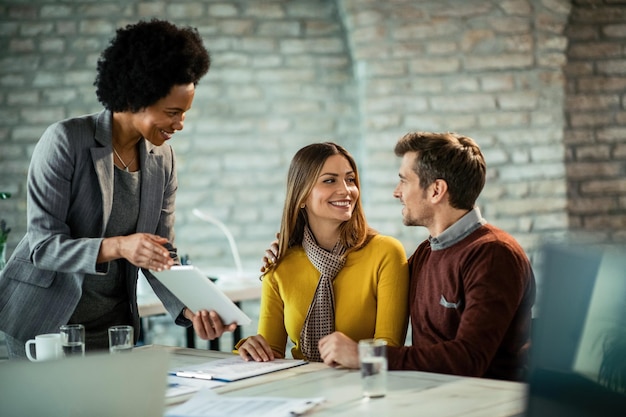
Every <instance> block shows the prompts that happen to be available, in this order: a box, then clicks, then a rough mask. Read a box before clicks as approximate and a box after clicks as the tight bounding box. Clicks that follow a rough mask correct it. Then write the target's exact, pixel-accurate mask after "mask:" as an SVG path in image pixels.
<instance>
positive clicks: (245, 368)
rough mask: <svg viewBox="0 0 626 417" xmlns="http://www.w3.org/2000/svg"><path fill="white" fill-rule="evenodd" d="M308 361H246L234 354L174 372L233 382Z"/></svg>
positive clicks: (185, 376) (184, 376)
mask: <svg viewBox="0 0 626 417" xmlns="http://www.w3.org/2000/svg"><path fill="white" fill-rule="evenodd" d="M307 363H308V362H307V361H305V360H303V359H274V360H273V361H269V362H255V361H253V360H251V361H245V360H243V359H242V358H241V357H240V356H239V355H233V356H232V357H229V358H224V359H218V360H213V361H208V362H205V363H202V364H198V365H190V366H186V367H184V368H180V369H176V370H174V371H173V372H172V373H173V374H174V375H176V376H178V377H181V378H194V379H205V380H213V381H222V382H233V381H239V380H240V379H246V378H251V377H254V376H258V375H264V374H269V373H272V372H276V371H282V370H284V369H289V368H294V367H296V366H301V365H306V364H307Z"/></svg>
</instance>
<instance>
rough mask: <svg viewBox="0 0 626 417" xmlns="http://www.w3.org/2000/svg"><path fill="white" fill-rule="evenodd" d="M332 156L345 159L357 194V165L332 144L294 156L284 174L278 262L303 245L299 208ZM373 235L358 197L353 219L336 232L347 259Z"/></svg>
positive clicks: (314, 146)
mask: <svg viewBox="0 0 626 417" xmlns="http://www.w3.org/2000/svg"><path fill="white" fill-rule="evenodd" d="M332 155H341V156H343V157H344V158H346V160H347V161H348V163H349V164H350V166H351V168H352V170H353V171H354V177H355V184H356V186H357V188H358V189H359V190H360V189H361V183H360V180H359V172H358V170H357V167H356V162H355V161H354V158H353V157H352V155H350V153H349V152H348V151H347V150H346V149H344V148H343V147H341V146H340V145H337V144H335V143H332V142H323V143H314V144H311V145H308V146H305V147H304V148H302V149H300V150H299V151H298V152H296V154H295V155H294V157H293V159H292V160H291V164H290V166H289V172H288V173H287V193H286V196H285V206H284V208H283V216H282V219H281V223H280V237H279V241H278V262H280V260H281V259H282V257H283V256H284V255H285V253H286V252H287V249H289V248H291V247H293V246H298V245H301V244H302V239H303V237H304V226H305V225H306V224H307V219H306V212H305V210H303V209H301V208H300V207H301V205H302V204H303V203H305V202H306V199H307V198H308V196H309V194H310V193H311V190H312V189H313V187H314V186H315V182H316V181H317V178H318V177H319V175H320V173H321V171H322V168H323V166H324V163H325V162H326V160H327V159H328V158H329V157H330V156H332ZM376 234H377V232H376V231H375V230H373V229H372V228H370V227H369V226H368V224H367V220H366V219H365V213H364V211H363V206H362V204H361V194H360V193H359V196H358V198H357V199H356V201H355V203H354V210H353V212H352V217H350V220H348V221H346V222H344V223H342V224H341V226H340V229H339V240H340V241H341V243H342V244H343V245H344V246H345V248H346V255H347V254H348V253H349V252H351V251H354V250H358V249H361V248H362V247H363V246H365V245H366V244H367V242H368V241H369V240H370V239H371V238H372V236H374V235H376Z"/></svg>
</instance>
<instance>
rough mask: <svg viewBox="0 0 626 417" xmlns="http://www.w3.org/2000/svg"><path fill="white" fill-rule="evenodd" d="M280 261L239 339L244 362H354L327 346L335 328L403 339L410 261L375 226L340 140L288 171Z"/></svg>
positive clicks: (394, 341) (346, 333)
mask: <svg viewBox="0 0 626 417" xmlns="http://www.w3.org/2000/svg"><path fill="white" fill-rule="evenodd" d="M279 236H280V237H279V242H278V243H279V245H278V246H279V252H278V260H277V262H276V263H275V264H273V265H272V266H271V267H270V268H269V269H268V270H267V271H266V273H265V275H264V276H263V293H262V297H261V311H260V317H259V328H258V334H257V335H255V336H251V337H248V338H246V339H243V340H241V341H240V342H239V343H238V345H237V348H238V351H239V354H240V355H241V356H242V357H243V358H244V359H246V360H255V361H269V360H273V359H274V358H284V357H285V349H286V345H287V338H288V337H289V339H290V340H291V341H292V342H293V344H294V345H295V346H294V347H293V349H292V351H291V354H292V356H293V357H294V358H299V359H300V358H302V359H307V360H309V361H318V362H321V361H323V362H325V363H327V364H328V365H331V366H332V365H335V364H336V363H338V362H342V364H343V365H344V366H348V367H357V366H358V363H356V364H347V365H346V364H345V363H343V361H341V360H340V359H341V356H343V354H344V352H341V351H339V350H335V349H334V348H333V345H332V344H326V345H325V344H324V340H325V339H324V338H325V337H327V336H328V335H330V334H335V335H341V337H347V338H350V339H351V340H354V341H358V340H360V339H366V338H379V339H384V340H386V341H387V342H388V344H389V345H391V346H402V345H403V344H404V338H405V335H406V329H407V324H408V307H407V305H408V299H407V293H408V269H407V258H406V254H405V251H404V248H403V247H402V245H401V244H400V242H399V241H398V240H396V239H395V238H392V237H389V236H383V235H380V234H378V233H377V232H376V231H374V230H373V229H371V228H370V227H369V226H368V224H367V221H366V219H365V214H364V212H363V207H362V205H361V198H360V184H359V175H358V171H357V167H356V163H355V161H354V159H353V158H352V156H351V155H350V154H349V153H348V152H347V151H346V150H345V149H344V148H343V147H341V146H339V145H337V144H334V143H329V142H326V143H316V144H312V145H308V146H306V147H304V148H302V149H300V150H299V151H298V152H297V153H296V154H295V156H294V158H293V159H292V161H291V165H290V167H289V172H288V176H287V195H286V199H285V205H284V209H283V215H282V220H281V226H280V235H279Z"/></svg>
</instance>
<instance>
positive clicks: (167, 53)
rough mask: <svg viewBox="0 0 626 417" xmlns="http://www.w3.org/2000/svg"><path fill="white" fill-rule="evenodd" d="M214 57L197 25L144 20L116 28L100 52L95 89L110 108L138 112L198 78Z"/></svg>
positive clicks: (102, 101) (100, 98) (101, 100)
mask: <svg viewBox="0 0 626 417" xmlns="http://www.w3.org/2000/svg"><path fill="white" fill-rule="evenodd" d="M210 63H211V60H210V57H209V53H208V51H207V50H206V48H205V47H204V45H203V43H202V39H201V38H200V35H199V33H198V30H197V29H195V28H192V27H185V28H179V27H176V26H175V25H173V24H172V23H169V22H167V21H163V20H158V19H153V20H151V21H149V22H146V21H141V22H138V23H136V24H132V25H127V26H126V27H125V28H121V29H118V30H117V32H116V36H115V37H114V38H113V39H112V40H111V42H110V44H109V46H108V47H107V48H106V49H105V50H104V51H103V52H102V54H101V55H100V58H99V59H98V73H97V76H96V80H95V82H94V85H95V86H96V95H97V97H98V100H99V101H100V103H102V105H103V106H104V107H105V108H106V109H108V110H110V111H113V112H123V111H130V112H133V113H136V112H138V111H139V110H141V109H143V108H145V107H148V106H150V105H152V104H154V103H156V102H157V101H158V100H160V99H162V98H163V97H165V96H167V95H168V94H169V93H170V91H171V89H172V87H173V86H175V85H184V84H190V83H193V84H194V85H196V84H198V81H199V80H200V78H202V77H203V76H204V75H205V74H206V73H207V72H208V70H209V65H210Z"/></svg>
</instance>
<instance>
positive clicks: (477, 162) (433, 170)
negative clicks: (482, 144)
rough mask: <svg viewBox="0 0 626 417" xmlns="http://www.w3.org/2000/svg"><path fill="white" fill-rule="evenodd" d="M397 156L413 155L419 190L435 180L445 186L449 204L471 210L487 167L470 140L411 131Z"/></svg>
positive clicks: (446, 134)
mask: <svg viewBox="0 0 626 417" xmlns="http://www.w3.org/2000/svg"><path fill="white" fill-rule="evenodd" d="M394 151H395V153H396V155H397V156H399V157H402V156H404V154H406V153H407V152H416V153H417V155H416V157H415V162H414V164H413V171H414V172H415V173H416V174H417V176H418V177H419V179H420V186H421V187H422V188H424V189H425V188H426V187H428V186H429V185H430V184H432V183H433V182H434V181H435V180H437V179H443V180H444V181H446V183H447V184H448V192H449V195H450V205H451V206H452V207H454V208H457V209H464V210H471V209H472V208H473V207H474V204H475V203H476V199H478V196H479V195H480V192H481V191H482V189H483V187H484V186H485V176H486V172H487V165H486V163H485V158H484V157H483V154H482V152H481V151H480V148H479V146H478V145H477V144H476V142H474V140H473V139H472V138H469V137H467V136H463V135H459V134H457V133H450V132H448V133H432V132H411V133H407V134H406V135H404V136H403V137H402V138H400V140H399V141H398V143H397V144H396V147H395V150H394Z"/></svg>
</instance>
